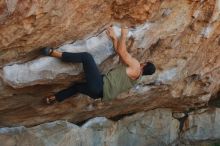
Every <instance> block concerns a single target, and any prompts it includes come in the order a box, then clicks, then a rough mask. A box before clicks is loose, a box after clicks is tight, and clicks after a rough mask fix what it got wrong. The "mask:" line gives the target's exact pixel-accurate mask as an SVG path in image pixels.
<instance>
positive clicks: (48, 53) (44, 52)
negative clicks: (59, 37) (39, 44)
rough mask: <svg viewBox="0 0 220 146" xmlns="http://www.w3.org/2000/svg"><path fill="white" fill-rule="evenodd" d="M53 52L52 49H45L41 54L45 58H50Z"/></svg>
mask: <svg viewBox="0 0 220 146" xmlns="http://www.w3.org/2000/svg"><path fill="white" fill-rule="evenodd" d="M53 51H54V50H53V48H49V47H46V48H43V49H42V54H43V55H45V56H51V55H52V53H53Z"/></svg>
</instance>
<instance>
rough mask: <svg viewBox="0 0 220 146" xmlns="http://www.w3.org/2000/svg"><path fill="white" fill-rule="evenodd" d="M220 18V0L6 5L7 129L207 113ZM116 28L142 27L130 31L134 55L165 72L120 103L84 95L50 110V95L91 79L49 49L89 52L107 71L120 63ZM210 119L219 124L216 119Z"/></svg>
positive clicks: (1, 65) (2, 54)
mask: <svg viewBox="0 0 220 146" xmlns="http://www.w3.org/2000/svg"><path fill="white" fill-rule="evenodd" d="M219 20H220V0H209V1H198V0H181V1H176V0H166V1H161V0H112V1H110V0H81V1H76V0H63V1H59V0H49V1H28V0H22V1H21V0H7V1H1V2H0V77H1V78H0V126H1V127H4V126H22V125H24V126H32V125H38V124H40V123H45V122H49V121H55V120H68V121H70V122H74V123H77V122H82V121H85V120H87V119H90V118H92V117H97V116H105V117H107V118H114V117H115V116H118V115H124V114H130V113H136V112H141V111H148V110H152V109H155V108H161V107H166V108H170V109H171V110H172V111H173V112H186V111H187V112H188V111H192V110H195V109H199V108H206V107H207V103H208V101H209V100H210V99H212V98H218V97H219V93H220V86H219V85H220V22H219ZM111 23H114V26H115V31H116V32H117V33H118V34H120V29H119V28H118V25H119V24H121V23H124V24H126V25H127V26H135V27H133V28H130V29H129V31H130V33H129V36H128V37H130V36H132V38H133V39H129V40H128V43H130V44H131V45H130V47H129V51H130V53H131V54H132V55H133V56H134V57H136V58H137V59H138V60H140V61H141V62H143V61H146V60H150V61H152V62H154V63H155V65H156V67H157V73H156V74H155V75H153V76H151V77H145V78H143V80H142V82H141V83H140V84H139V85H138V86H136V87H135V88H133V89H132V90H131V91H130V92H128V93H124V94H122V95H120V96H119V97H118V99H116V100H114V101H112V102H106V103H104V102H101V101H93V100H92V99H91V98H89V97H85V96H83V95H79V96H77V97H75V98H70V99H68V100H66V101H64V102H63V103H59V104H56V105H54V106H46V105H44V104H43V102H42V99H43V98H44V97H45V96H48V95H51V94H54V93H55V92H57V91H59V90H61V89H64V88H66V87H67V86H69V85H70V84H71V83H72V82H73V81H75V82H78V81H82V80H84V76H83V73H82V68H81V66H80V64H66V63H63V62H61V61H60V60H57V59H54V58H51V57H44V56H41V55H40V50H41V48H42V47H45V46H51V47H55V48H57V49H59V50H62V51H68V52H79V51H88V52H90V53H92V55H93V56H94V57H95V60H96V63H97V64H98V65H99V67H100V70H101V71H102V72H103V73H105V72H107V71H108V70H109V69H111V68H112V67H114V66H115V65H117V64H118V63H119V61H118V57H117V56H115V54H114V51H113V48H112V43H111V41H110V40H109V38H108V37H107V36H106V34H105V29H106V28H107V27H108V26H109V25H110V24H111ZM216 114H219V112H218V113H216ZM206 116H212V113H207V115H204V117H206ZM195 122H196V121H195ZM207 122H210V123H211V125H212V126H214V127H215V121H213V120H210V121H207ZM198 124H199V123H198ZM201 124H202V123H201ZM190 126H192V125H190ZM216 127H219V125H218V124H216ZM201 131H203V130H201ZM193 132H194V131H191V133H193ZM216 133H217V134H218V132H216ZM189 134H190V131H189ZM200 134H202V132H198V133H196V135H197V136H201V135H200ZM185 135H186V137H187V134H185ZM202 135H203V136H204V137H206V136H208V135H206V134H202ZM212 136H213V138H217V137H215V136H214V135H212ZM201 137H202V136H201ZM192 138H193V137H192ZM194 138H195V139H196V137H194ZM211 138H212V137H211Z"/></svg>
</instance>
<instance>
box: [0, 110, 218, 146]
mask: <svg viewBox="0 0 220 146" xmlns="http://www.w3.org/2000/svg"><path fill="white" fill-rule="evenodd" d="M196 112H197V113H195V112H192V113H189V117H188V119H187V120H186V121H187V122H186V123H187V124H185V125H189V126H188V127H187V129H186V130H181V129H179V126H180V124H179V121H178V120H177V119H175V118H173V117H172V111H171V110H169V109H156V110H151V111H148V112H140V113H138V114H134V115H132V116H128V117H124V118H122V119H120V120H118V121H112V120H108V119H106V118H104V117H96V118H93V119H90V120H89V121H87V122H86V123H84V124H83V125H81V126H77V125H74V124H72V123H69V122H67V121H55V122H51V123H46V124H41V125H38V126H35V127H32V128H26V127H14V128H6V127H5V128H0V140H1V144H2V145H4V146H13V145H15V144H16V145H17V146H23V145H38V146H50V145H51V146H56V145H57V146H78V145H83V146H104V145H106V146H119V145H120V146H121V145H126V146H134V145H137V146H146V145H151V146H158V145H163V146H165V145H177V146H186V145H194V146H201V145H206V146H207V145H210V146H211V145H219V144H220V141H218V140H217V139H218V138H219V137H220V133H219V130H217V128H218V127H219V118H220V114H219V113H220V110H219V109H207V110H206V111H203V112H202V113H200V112H201V111H196ZM185 128H186V127H185ZM205 141H206V142H205ZM207 141H208V142H207Z"/></svg>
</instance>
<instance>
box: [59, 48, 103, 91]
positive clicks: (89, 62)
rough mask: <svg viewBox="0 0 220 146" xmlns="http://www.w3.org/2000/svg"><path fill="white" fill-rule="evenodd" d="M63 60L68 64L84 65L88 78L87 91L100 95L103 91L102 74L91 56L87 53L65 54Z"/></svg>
mask: <svg viewBox="0 0 220 146" xmlns="http://www.w3.org/2000/svg"><path fill="white" fill-rule="evenodd" d="M61 59H62V60H63V61H67V62H73V63H82V64H83V69H84V72H85V77H86V85H87V89H88V90H90V92H91V91H93V92H95V93H97V94H98V95H100V93H101V92H102V90H103V77H102V75H101V74H100V72H99V69H98V67H97V65H96V63H95V61H94V59H93V57H92V55H91V54H89V53H87V52H82V53H67V52H63V53H62V58H61Z"/></svg>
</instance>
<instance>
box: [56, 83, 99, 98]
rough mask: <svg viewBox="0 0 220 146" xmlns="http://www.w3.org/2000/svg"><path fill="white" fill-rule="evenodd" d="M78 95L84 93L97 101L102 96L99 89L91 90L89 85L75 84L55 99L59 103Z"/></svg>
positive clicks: (57, 94)
mask: <svg viewBox="0 0 220 146" xmlns="http://www.w3.org/2000/svg"><path fill="white" fill-rule="evenodd" d="M77 93H83V94H86V95H88V96H90V97H92V98H93V99H97V98H99V97H100V96H102V95H101V94H102V93H101V92H100V90H99V89H96V88H91V87H89V86H88V84H87V83H79V84H74V85H72V86H70V87H69V88H67V89H64V90H62V91H60V92H58V93H56V94H55V98H56V100H57V101H59V102H61V101H63V100H65V99H67V98H69V97H71V96H73V95H75V94H77Z"/></svg>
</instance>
